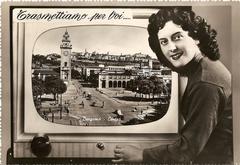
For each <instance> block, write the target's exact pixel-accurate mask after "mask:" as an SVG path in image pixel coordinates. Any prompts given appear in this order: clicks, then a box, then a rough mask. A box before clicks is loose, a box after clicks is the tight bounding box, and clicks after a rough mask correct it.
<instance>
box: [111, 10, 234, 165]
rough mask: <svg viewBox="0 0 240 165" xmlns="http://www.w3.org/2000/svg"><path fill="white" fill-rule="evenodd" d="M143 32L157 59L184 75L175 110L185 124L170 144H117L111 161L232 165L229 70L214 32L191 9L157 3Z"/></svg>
mask: <svg viewBox="0 0 240 165" xmlns="http://www.w3.org/2000/svg"><path fill="white" fill-rule="evenodd" d="M148 32H149V45H150V47H151V49H152V50H153V51H154V52H155V54H156V55H157V57H158V59H159V60H160V62H161V63H162V64H165V66H168V67H169V68H171V69H172V70H174V71H176V72H178V73H179V76H185V77H186V78H187V79H188V81H187V87H186V89H185V91H184V95H183V97H182V98H181V109H180V113H181V115H182V116H183V117H184V120H185V124H184V126H183V128H181V130H180V132H179V139H178V140H176V142H174V143H173V144H168V145H160V146H157V147H154V148H145V149H142V148H139V147H136V146H133V145H118V146H116V148H115V150H114V155H115V159H114V160H113V162H115V163H116V162H143V163H157V164H179V163H180V164H232V161H233V139H232V138H233V137H232V105H231V104H232V100H231V93H232V92H231V74H230V72H229V71H228V70H227V68H226V67H225V66H224V65H223V64H222V63H221V62H220V61H219V57H220V54H219V48H218V44H217V40H216V34H217V33H216V31H215V30H213V29H212V28H211V26H210V25H208V24H207V22H206V20H205V19H203V18H202V17H200V16H196V15H195V13H194V12H193V11H192V9H186V8H184V7H162V8H161V9H160V10H159V11H158V12H157V13H156V14H153V15H152V16H150V18H149V26H148Z"/></svg>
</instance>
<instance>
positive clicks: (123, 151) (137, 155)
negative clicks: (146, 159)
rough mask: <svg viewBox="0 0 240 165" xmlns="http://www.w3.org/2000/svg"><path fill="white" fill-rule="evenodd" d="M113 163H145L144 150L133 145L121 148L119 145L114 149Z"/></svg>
mask: <svg viewBox="0 0 240 165" xmlns="http://www.w3.org/2000/svg"><path fill="white" fill-rule="evenodd" d="M114 157H115V159H113V160H112V162H113V163H120V162H142V161H143V149H141V148H138V147H136V146H133V145H125V146H120V145H117V146H116V148H115V149H114Z"/></svg>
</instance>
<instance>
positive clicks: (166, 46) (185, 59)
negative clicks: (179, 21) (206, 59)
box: [158, 21, 200, 68]
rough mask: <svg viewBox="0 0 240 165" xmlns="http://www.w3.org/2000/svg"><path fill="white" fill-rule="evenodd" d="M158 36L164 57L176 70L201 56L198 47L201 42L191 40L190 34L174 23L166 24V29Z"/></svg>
mask: <svg viewBox="0 0 240 165" xmlns="http://www.w3.org/2000/svg"><path fill="white" fill-rule="evenodd" d="M158 36H159V37H160V38H159V43H160V47H161V50H162V52H163V54H164V56H165V57H166V58H167V60H168V61H170V62H171V63H172V64H173V66H174V67H176V68H179V67H183V66H185V65H186V64H187V63H189V62H190V61H191V60H192V59H193V58H194V57H196V58H197V56H199V54H200V50H199V48H198V46H197V44H198V43H199V41H198V40H194V39H193V38H191V37H190V36H189V35H188V32H186V31H184V30H183V29H182V28H181V26H179V25H176V24H175V23H173V22H172V21H169V22H167V23H166V24H165V26H164V28H162V29H161V30H160V31H159V33H158Z"/></svg>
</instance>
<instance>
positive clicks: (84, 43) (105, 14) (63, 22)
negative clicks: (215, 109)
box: [12, 8, 179, 157]
mask: <svg viewBox="0 0 240 165" xmlns="http://www.w3.org/2000/svg"><path fill="white" fill-rule="evenodd" d="M156 11H157V10H155V9H141V8H139V9H138V8H133V9H130V8H126V9H123V8H116V9H113V8H105V9H100V8H87V9H86V8H74V9H68V8H51V9H48V8H41V9H37V8H15V9H13V22H12V29H13V34H12V43H13V56H12V63H13V69H12V71H13V80H14V81H13V93H14V99H13V101H14V103H15V104H14V107H13V109H14V121H15V125H14V126H15V132H16V134H15V145H16V148H21V147H19V146H20V145H24V143H23V142H26V143H25V145H27V144H28V143H27V142H29V140H32V139H33V137H34V136H35V135H48V136H49V137H50V141H51V143H52V145H53V146H54V147H53V148H55V150H54V151H55V152H53V153H51V156H52V157H59V156H61V154H62V153H61V152H60V153H58V152H57V151H56V150H58V149H59V147H60V148H61V145H64V146H67V147H66V148H68V147H70V146H69V145H72V146H71V147H70V148H71V149H69V150H71V151H73V150H75V149H73V148H74V147H73V146H77V145H81V146H82V145H83V146H85V147H86V146H87V145H89V144H91V145H93V146H94V147H95V143H96V142H99V141H100V142H101V141H104V142H105V143H107V144H109V145H110V144H111V145H110V147H108V151H106V152H105V154H103V153H102V154H99V153H98V154H96V153H94V152H93V153H91V152H90V153H91V154H89V155H86V154H87V153H86V152H82V153H81V154H80V155H79V154H76V155H75V153H72V154H65V155H64V156H66V157H74V156H80V157H81V156H82V157H89V156H90V157H91V156H93V157H103V156H105V157H108V156H110V157H111V156H112V154H113V152H112V150H113V147H114V146H115V144H116V143H115V142H121V143H123V142H124V143H129V142H133V141H134V143H135V142H137V143H139V142H144V144H145V145H149V142H151V143H152V142H154V141H155V142H161V143H167V142H169V138H168V140H166V138H164V135H169V134H176V133H177V132H178V127H179V125H178V118H179V116H178V95H179V93H178V76H177V74H176V73H175V72H172V71H171V70H170V69H169V68H167V67H166V66H164V65H162V64H161V63H160V62H159V61H158V59H157V57H156V56H155V54H154V53H153V52H152V51H151V49H150V47H149V45H148V32H147V26H148V17H149V16H150V15H151V14H152V13H154V12H156ZM15 80H16V81H15ZM159 135H160V136H159ZM170 141H171V140H170ZM18 142H19V143H18ZM20 142H21V143H20ZM80 142H81V143H80ZM82 142H84V143H82ZM145 142H146V143H145ZM112 143H113V144H112ZM156 144H157V143H155V145H156ZM149 146H151V145H149ZM94 147H93V148H94ZM23 148H24V147H23ZM56 148H58V149H56ZM66 148H65V149H64V150H65V151H66ZM80 148H81V147H80ZM67 150H68V149H67ZM78 151H79V150H78ZM110 151H111V152H110ZM79 152H80V151H79ZM110 153H111V154H110ZM15 155H16V156H17V157H24V155H25V156H26V155H27V156H30V157H31V156H33V155H32V154H31V152H30V151H24V152H21V151H19V150H18V151H16V152H15Z"/></svg>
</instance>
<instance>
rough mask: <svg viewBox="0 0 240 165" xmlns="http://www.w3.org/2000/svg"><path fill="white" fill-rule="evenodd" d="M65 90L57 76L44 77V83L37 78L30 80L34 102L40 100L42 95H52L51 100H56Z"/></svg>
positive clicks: (64, 85)
mask: <svg viewBox="0 0 240 165" xmlns="http://www.w3.org/2000/svg"><path fill="white" fill-rule="evenodd" d="M66 90H67V86H66V84H65V83H64V82H63V80H61V79H60V78H59V77H57V76H51V77H46V78H45V81H43V80H42V79H39V78H38V77H37V76H35V77H33V78H32V92H33V97H34V100H35V101H38V100H39V99H40V100H41V96H42V95H43V94H53V99H54V100H56V98H58V97H57V96H58V95H59V94H63V93H64V92H66ZM35 103H36V102H35ZM40 103H41V101H40Z"/></svg>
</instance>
